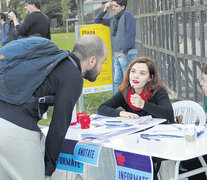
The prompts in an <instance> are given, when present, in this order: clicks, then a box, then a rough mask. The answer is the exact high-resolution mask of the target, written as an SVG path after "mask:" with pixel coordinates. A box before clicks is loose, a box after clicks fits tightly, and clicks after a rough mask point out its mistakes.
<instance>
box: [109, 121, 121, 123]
mask: <svg viewBox="0 0 207 180" xmlns="http://www.w3.org/2000/svg"><path fill="white" fill-rule="evenodd" d="M106 122H107V123H122V121H106Z"/></svg>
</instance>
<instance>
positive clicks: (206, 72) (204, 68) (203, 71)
mask: <svg viewBox="0 0 207 180" xmlns="http://www.w3.org/2000/svg"><path fill="white" fill-rule="evenodd" d="M201 71H202V73H204V74H207V63H206V64H204V66H203V67H202V69H201Z"/></svg>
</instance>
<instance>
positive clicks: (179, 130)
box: [140, 124, 205, 137]
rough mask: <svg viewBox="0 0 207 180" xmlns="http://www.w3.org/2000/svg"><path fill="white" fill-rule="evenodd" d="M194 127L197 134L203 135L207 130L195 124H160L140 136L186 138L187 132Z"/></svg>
mask: <svg viewBox="0 0 207 180" xmlns="http://www.w3.org/2000/svg"><path fill="white" fill-rule="evenodd" d="M192 126H193V127H194V128H195V130H196V132H197V133H201V132H202V131H204V128H205V126H195V125H194V124H159V125H157V126H155V127H153V128H151V129H149V130H146V131H144V132H142V133H140V134H147V135H161V136H162V135H166V136H163V137H178V136H180V137H184V135H185V130H186V129H188V128H192ZM161 136H160V137H161Z"/></svg>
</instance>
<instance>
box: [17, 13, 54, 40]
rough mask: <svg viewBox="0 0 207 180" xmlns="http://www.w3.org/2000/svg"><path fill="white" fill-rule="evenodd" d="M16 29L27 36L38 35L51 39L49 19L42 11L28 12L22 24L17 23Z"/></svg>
mask: <svg viewBox="0 0 207 180" xmlns="http://www.w3.org/2000/svg"><path fill="white" fill-rule="evenodd" d="M16 29H17V31H18V32H19V34H20V35H22V36H25V37H29V36H31V35H37V36H41V37H45V38H47V39H51V35H50V22H49V19H48V18H47V17H46V16H45V15H44V14H42V13H41V12H40V11H35V12H33V13H31V14H28V15H27V16H26V18H25V20H24V22H23V24H22V25H16Z"/></svg>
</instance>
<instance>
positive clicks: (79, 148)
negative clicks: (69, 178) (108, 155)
mask: <svg viewBox="0 0 207 180" xmlns="http://www.w3.org/2000/svg"><path fill="white" fill-rule="evenodd" d="M100 152H101V146H100V145H97V144H88V143H85V142H78V143H77V144H76V146H75V150H74V159H75V160H76V161H79V162H83V163H86V164H90V165H93V166H98V159H99V155H100Z"/></svg>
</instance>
